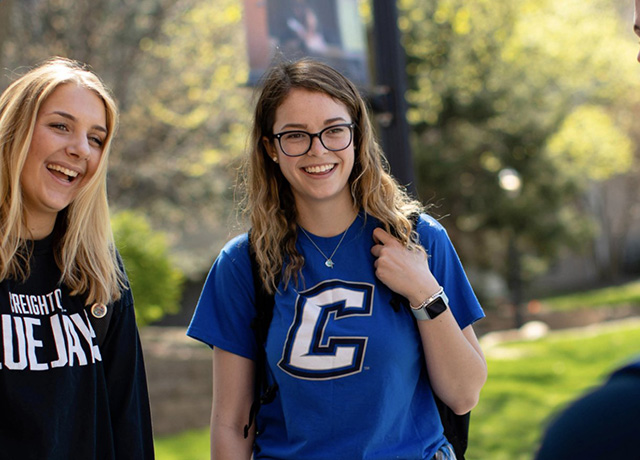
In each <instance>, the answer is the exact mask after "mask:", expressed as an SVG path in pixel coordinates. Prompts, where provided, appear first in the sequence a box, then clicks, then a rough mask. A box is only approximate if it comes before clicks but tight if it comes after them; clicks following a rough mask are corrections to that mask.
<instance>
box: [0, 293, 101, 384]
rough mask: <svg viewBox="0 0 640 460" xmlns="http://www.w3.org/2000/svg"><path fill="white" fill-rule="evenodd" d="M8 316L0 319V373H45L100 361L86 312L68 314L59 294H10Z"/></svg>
mask: <svg viewBox="0 0 640 460" xmlns="http://www.w3.org/2000/svg"><path fill="white" fill-rule="evenodd" d="M9 299H10V305H11V314H3V315H0V316H1V317H2V320H1V324H0V326H1V328H2V329H1V331H0V333H1V335H2V341H1V344H2V352H1V354H0V361H1V362H0V369H8V370H13V371H23V370H28V371H44V370H49V369H54V368H58V367H65V366H71V367H72V366H86V365H88V364H94V363H95V362H96V361H102V356H101V355H100V350H99V348H98V345H97V344H94V340H93V339H94V338H95V337H96V334H95V332H94V330H93V327H92V326H91V321H90V320H89V317H88V315H87V312H86V311H85V310H83V311H82V312H80V313H71V314H69V312H67V310H66V309H65V308H64V307H63V305H62V291H61V290H60V289H56V290H54V291H53V292H50V293H48V294H46V295H26V294H14V293H11V292H10V293H9Z"/></svg>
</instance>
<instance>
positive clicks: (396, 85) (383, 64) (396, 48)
mask: <svg viewBox="0 0 640 460" xmlns="http://www.w3.org/2000/svg"><path fill="white" fill-rule="evenodd" d="M373 18H374V28H375V35H374V41H375V45H374V46H375V48H374V49H375V59H376V74H377V78H376V80H377V84H378V93H379V94H378V97H379V99H381V100H382V101H383V102H382V105H383V106H384V107H381V108H380V111H381V112H382V113H381V114H379V116H378V119H379V121H380V137H381V141H382V145H383V149H384V152H385V154H386V155H387V159H388V160H389V165H390V167H391V172H392V173H393V175H394V176H395V177H396V178H397V179H398V181H399V182H400V183H401V184H402V185H404V186H406V187H407V190H408V191H409V192H411V193H415V192H416V189H415V183H414V175H413V162H412V155H411V145H410V144H409V123H408V121H407V118H406V112H407V101H406V100H405V97H404V95H405V91H406V90H407V82H406V57H405V53H404V49H403V48H402V44H401V42H400V29H399V28H398V9H397V6H396V2H395V1H389V0H373Z"/></svg>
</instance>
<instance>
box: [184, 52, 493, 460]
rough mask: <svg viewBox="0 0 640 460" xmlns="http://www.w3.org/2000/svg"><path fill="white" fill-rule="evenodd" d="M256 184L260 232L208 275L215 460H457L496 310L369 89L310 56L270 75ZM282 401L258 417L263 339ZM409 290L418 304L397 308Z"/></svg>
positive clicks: (203, 335)
mask: <svg viewBox="0 0 640 460" xmlns="http://www.w3.org/2000/svg"><path fill="white" fill-rule="evenodd" d="M242 177H244V178H245V186H246V202H245V204H246V209H245V210H246V212H247V214H248V215H249V218H250V222H251V225H252V228H251V232H250V234H248V233H244V234H242V235H240V236H238V237H236V238H234V239H232V240H230V241H229V242H228V243H227V244H226V246H225V247H224V248H223V250H222V251H221V252H220V254H219V256H218V257H217V258H216V260H215V262H214V264H213V267H212V268H211V271H210V273H209V275H208V278H207V281H206V283H205V286H204V288H203V291H202V293H201V296H200V300H199V302H198V305H197V308H196V312H195V314H194V317H193V319H192V322H191V325H190V326H189V330H188V334H189V336H191V337H193V338H195V339H197V340H200V341H202V342H204V343H206V344H208V345H209V346H211V347H212V348H213V366H214V372H213V374H214V384H213V407H212V419H211V420H212V422H211V458H212V459H216V460H220V459H234V460H243V459H244V460H249V459H250V458H252V455H253V458H255V459H261V458H270V459H279V460H284V459H296V460H299V459H311V458H317V459H332V460H340V459H345V460H355V459H370V460H375V459H391V458H403V459H436V460H447V459H454V458H455V454H454V452H453V449H452V447H451V445H450V443H449V442H448V440H447V439H446V437H445V436H444V433H443V427H442V424H441V420H440V417H439V414H438V410H437V409H436V403H435V400H434V395H437V396H438V397H439V398H440V399H441V400H442V401H444V402H445V403H446V404H447V405H448V406H449V407H450V408H452V409H453V411H455V412H456V413H458V414H464V413H467V412H468V411H469V410H471V409H472V408H473V407H474V406H475V405H476V403H477V401H478V398H479V393H480V389H481V388H482V386H483V384H484V382H485V380H486V377H487V367H486V362H485V359H484V355H483V353H482V350H481V348H480V345H479V343H478V340H477V338H476V336H475V333H474V331H473V326H472V324H473V323H474V322H475V321H477V320H478V319H480V318H482V317H483V316H484V313H483V311H482V309H481V307H480V305H479V303H478V300H477V299H476V296H475V294H474V293H473V290H472V288H471V286H470V284H469V282H468V280H467V277H466V275H465V273H464V270H463V268H462V265H461V263H460V260H459V258H458V256H457V255H456V252H455V250H454V248H453V245H452V244H451V241H450V239H449V237H448V236H447V233H446V231H445V229H444V228H443V227H442V225H441V224H439V223H438V222H437V221H436V220H435V219H434V218H432V217H430V216H429V215H427V214H426V213H422V214H420V216H419V218H418V221H417V224H415V226H414V225H413V224H412V216H415V215H417V214H418V213H420V212H421V211H423V207H422V206H421V205H420V203H418V202H417V201H415V200H413V199H412V198H410V197H409V196H408V195H407V194H406V192H405V191H404V190H403V189H402V188H401V187H400V186H399V185H398V183H397V182H396V180H395V179H394V178H393V177H392V176H391V175H390V174H389V173H388V165H387V163H386V160H385V158H384V155H383V153H382V151H381V149H380V147H379V145H378V143H377V142H376V140H375V138H374V133H373V127H372V124H371V120H370V118H369V115H368V113H367V109H366V106H365V103H364V101H363V99H362V97H361V96H360V94H359V93H358V90H357V89H356V87H355V86H354V85H353V83H351V82H350V81H349V80H348V79H346V78H345V77H344V76H343V75H342V74H340V73H339V72H337V71H335V70H334V69H333V68H331V67H329V66H327V65H325V64H322V63H319V62H317V61H314V60H311V59H303V60H300V61H296V62H283V63H281V64H278V65H275V66H273V67H272V68H271V69H270V70H269V71H268V72H267V74H266V75H265V77H263V84H262V88H261V91H260V94H259V99H258V102H257V105H256V108H255V114H254V121H253V128H252V135H251V142H250V151H249V158H248V160H247V163H246V164H245V169H244V170H243V174H242ZM249 245H251V246H252V247H253V248H254V249H255V260H256V261H257V264H258V265H259V270H256V271H257V272H259V275H255V276H259V277H260V280H261V281H262V285H263V286H264V288H265V289H267V290H268V291H269V292H270V293H271V294H272V295H273V296H274V299H275V305H274V310H273V319H272V320H270V323H268V324H269V331H268V335H267V340H266V368H267V370H266V371H265V375H266V378H267V379H269V385H270V386H271V388H273V389H274V391H275V393H274V395H273V401H272V402H270V403H268V404H263V405H262V407H261V409H260V411H259V412H258V413H257V416H256V419H255V422H256V423H255V424H253V425H252V424H251V423H249V424H247V420H249V421H250V422H251V417H250V415H249V414H250V412H252V411H251V406H252V402H253V401H254V394H255V390H256V388H255V386H256V383H255V380H256V373H258V374H259V371H258V370H257V368H258V366H257V365H256V361H257V360H258V356H259V354H260V353H261V347H262V344H261V343H259V342H258V340H257V339H256V336H255V335H254V331H253V329H252V323H253V321H254V318H255V317H256V306H255V305H254V304H255V302H256V299H257V296H256V293H255V287H256V286H255V285H254V279H255V278H254V275H253V274H252V263H251V256H250V254H249ZM395 295H401V296H402V297H403V298H405V299H407V300H408V301H407V302H406V305H405V307H406V308H397V309H396V308H393V307H392V305H390V303H391V301H392V299H393V298H394V296H395Z"/></svg>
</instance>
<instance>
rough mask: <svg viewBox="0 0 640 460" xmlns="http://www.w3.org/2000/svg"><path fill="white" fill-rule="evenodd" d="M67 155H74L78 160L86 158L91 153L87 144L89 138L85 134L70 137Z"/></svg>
mask: <svg viewBox="0 0 640 460" xmlns="http://www.w3.org/2000/svg"><path fill="white" fill-rule="evenodd" d="M66 151H67V155H70V156H72V157H76V158H78V159H80V160H88V159H89V155H90V154H91V146H90V145H89V139H87V136H85V135H77V136H74V137H73V138H72V139H70V142H69V145H68V146H67V149H66Z"/></svg>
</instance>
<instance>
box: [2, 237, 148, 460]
mask: <svg viewBox="0 0 640 460" xmlns="http://www.w3.org/2000/svg"><path fill="white" fill-rule="evenodd" d="M30 262H31V275H30V277H29V279H28V280H27V281H26V282H25V283H19V282H16V281H12V280H3V281H2V282H1V283H0V395H1V397H2V408H1V409H0V458H1V459H25V460H26V459H34V460H35V459H37V460H44V459H46V460H74V459H78V460H92V459H96V460H98V459H100V460H115V459H117V460H120V459H136V460H144V459H153V458H154V453H153V435H152V429H151V416H150V410H149V398H148V392H147V384H146V376H145V370H144V363H143V357H142V350H141V346H140V339H139V335H138V330H137V327H136V323H135V314H134V309H133V297H132V296H131V292H130V290H128V289H127V290H125V291H124V292H123V295H122V297H121V299H120V300H119V301H118V302H116V303H114V304H112V305H109V308H113V313H112V317H111V320H110V323H109V328H108V330H107V334H106V337H105V340H104V343H103V344H102V346H99V345H98V343H97V339H96V337H95V332H94V330H93V328H92V325H91V322H90V321H89V317H88V311H87V310H86V308H85V305H84V303H85V302H84V298H83V297H82V296H70V295H69V289H68V288H67V287H66V286H64V285H60V284H59V280H60V270H59V269H58V267H57V265H56V263H55V260H54V257H53V249H52V238H51V237H48V238H46V239H44V240H41V241H36V242H34V251H33V255H32V257H31V261H30Z"/></svg>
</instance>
